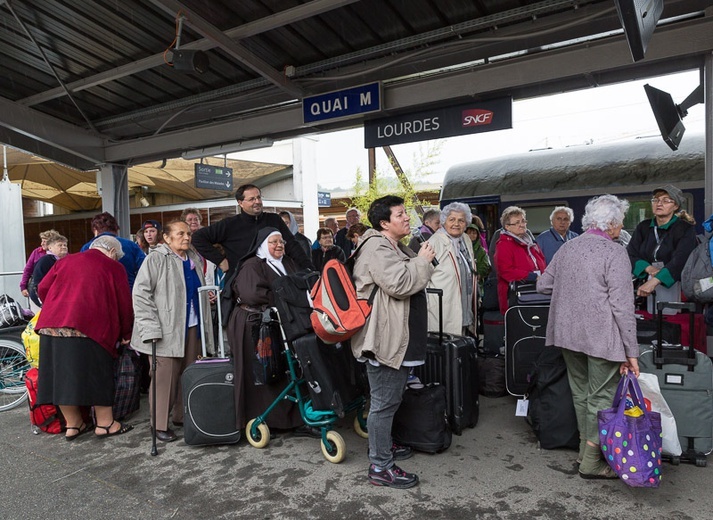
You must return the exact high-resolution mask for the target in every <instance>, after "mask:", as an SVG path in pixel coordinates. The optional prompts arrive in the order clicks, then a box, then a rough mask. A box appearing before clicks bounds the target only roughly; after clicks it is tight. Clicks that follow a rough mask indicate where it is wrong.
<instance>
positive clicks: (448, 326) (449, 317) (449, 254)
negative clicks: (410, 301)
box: [428, 202, 476, 335]
mask: <svg viewBox="0 0 713 520" xmlns="http://www.w3.org/2000/svg"><path fill="white" fill-rule="evenodd" d="M440 222H441V227H440V228H439V229H438V230H437V231H436V232H435V233H433V235H432V236H431V238H429V239H428V243H429V244H431V246H432V247H433V249H434V251H435V252H436V259H437V260H438V266H437V267H436V270H435V271H434V272H433V276H431V282H430V283H429V285H428V286H429V287H431V288H436V289H442V290H443V331H444V332H448V333H450V334H461V335H462V334H464V333H465V332H466V331H467V330H470V331H471V332H474V331H475V318H474V317H475V315H476V314H475V284H476V273H475V264H474V262H473V244H472V243H471V241H470V237H468V235H467V234H466V233H465V230H466V228H467V227H468V224H470V222H471V214H470V208H469V207H468V206H467V205H466V204H463V203H461V202H453V203H451V204H448V205H447V206H446V207H444V208H443V209H442V210H441V215H440ZM438 321H439V312H438V297H437V296H436V295H433V294H429V296H428V330H432V331H437V330H439V323H438Z"/></svg>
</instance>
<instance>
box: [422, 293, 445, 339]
mask: <svg viewBox="0 0 713 520" xmlns="http://www.w3.org/2000/svg"><path fill="white" fill-rule="evenodd" d="M426 292H427V293H430V294H435V295H437V296H438V342H439V343H443V289H433V288H431V287H426Z"/></svg>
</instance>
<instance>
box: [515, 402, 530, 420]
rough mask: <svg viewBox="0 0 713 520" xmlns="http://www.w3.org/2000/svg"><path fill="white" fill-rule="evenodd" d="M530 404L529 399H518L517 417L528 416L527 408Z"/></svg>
mask: <svg viewBox="0 0 713 520" xmlns="http://www.w3.org/2000/svg"><path fill="white" fill-rule="evenodd" d="M529 406H530V401H528V400H527V399H524V398H523V399H518V400H517V408H515V417H527V409H528V407H529Z"/></svg>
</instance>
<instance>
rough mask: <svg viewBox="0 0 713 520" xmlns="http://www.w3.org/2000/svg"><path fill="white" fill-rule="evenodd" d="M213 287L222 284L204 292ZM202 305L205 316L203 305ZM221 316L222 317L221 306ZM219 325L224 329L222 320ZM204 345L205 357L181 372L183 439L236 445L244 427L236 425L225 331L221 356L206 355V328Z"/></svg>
mask: <svg viewBox="0 0 713 520" xmlns="http://www.w3.org/2000/svg"><path fill="white" fill-rule="evenodd" d="M211 290H212V291H216V293H217V292H218V287H216V286H206V287H201V288H200V289H199V291H201V292H202V291H211ZM200 301H201V300H200V298H199V302H200ZM218 306H220V298H218ZM199 307H200V314H201V315H202V314H203V307H202V305H199ZM218 316H219V317H220V316H221V313H220V308H218ZM219 320H220V321H222V320H221V319H220V318H219ZM219 326H220V327H221V330H222V323H220V325H219ZM201 344H202V349H203V357H204V358H203V359H200V360H198V361H196V362H195V363H193V364H191V365H189V366H188V367H186V369H185V370H184V371H183V374H182V375H181V387H182V391H183V439H184V440H185V442H186V444H188V445H189V446H204V445H207V444H234V443H236V442H238V441H239V440H240V430H239V429H238V428H237V426H236V422H237V421H236V410H235V389H234V385H233V379H234V377H235V372H234V369H233V361H232V360H231V359H228V358H226V357H225V346H224V345H223V335H222V334H219V335H218V345H219V353H220V357H219V358H206V357H205V356H206V346H205V331H204V330H203V328H202V327H201Z"/></svg>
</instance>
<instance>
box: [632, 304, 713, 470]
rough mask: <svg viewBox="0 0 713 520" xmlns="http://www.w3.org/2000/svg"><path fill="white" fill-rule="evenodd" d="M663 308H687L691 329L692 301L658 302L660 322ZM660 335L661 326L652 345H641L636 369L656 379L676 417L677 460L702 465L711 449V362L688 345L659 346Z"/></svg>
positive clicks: (712, 425) (712, 415) (712, 382)
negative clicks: (679, 442) (679, 445)
mask: <svg viewBox="0 0 713 520" xmlns="http://www.w3.org/2000/svg"><path fill="white" fill-rule="evenodd" d="M664 308H675V309H681V310H688V311H689V313H690V314H691V325H690V327H691V331H693V326H694V315H693V313H694V311H695V304H694V303H690V302H689V303H673V302H672V303H668V302H658V303H657V310H658V322H659V325H660V324H661V321H662V316H663V309H664ZM693 336H694V335H693V332H691V335H690V337H693ZM660 338H661V327H659V331H658V338H657V341H656V344H655V345H653V346H652V345H642V346H641V352H640V355H639V369H640V370H641V372H646V373H650V374H655V375H656V377H657V378H658V380H659V386H660V387H661V394H662V395H663V397H664V399H666V402H667V403H668V406H669V407H670V408H671V412H672V413H673V417H674V419H676V428H677V430H678V437H679V440H680V441H681V448H682V449H683V454H682V455H681V457H680V461H683V462H691V463H693V464H695V465H696V466H705V465H706V458H705V456H706V455H708V454H709V453H711V451H713V363H711V359H710V358H709V357H708V356H706V355H705V354H703V353H701V352H699V351H697V350H696V349H694V348H693V347H692V346H690V345H689V346H688V347H682V346H675V347H673V348H669V347H667V348H662V346H661V341H660ZM673 462H674V463H676V462H678V460H677V458H674V461H673Z"/></svg>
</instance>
